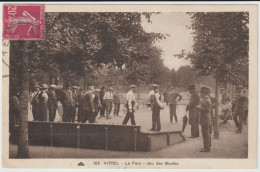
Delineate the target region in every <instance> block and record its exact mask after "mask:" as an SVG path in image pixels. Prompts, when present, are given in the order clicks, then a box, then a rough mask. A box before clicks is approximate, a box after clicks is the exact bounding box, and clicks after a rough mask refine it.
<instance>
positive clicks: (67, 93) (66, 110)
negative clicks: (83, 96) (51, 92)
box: [61, 84, 72, 122]
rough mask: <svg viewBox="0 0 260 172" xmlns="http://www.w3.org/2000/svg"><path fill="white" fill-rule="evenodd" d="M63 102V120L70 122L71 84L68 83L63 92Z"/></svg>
mask: <svg viewBox="0 0 260 172" xmlns="http://www.w3.org/2000/svg"><path fill="white" fill-rule="evenodd" d="M61 103H62V107H63V116H62V122H70V119H71V114H72V92H71V85H70V84H68V85H66V89H65V90H63V92H62V95H61Z"/></svg>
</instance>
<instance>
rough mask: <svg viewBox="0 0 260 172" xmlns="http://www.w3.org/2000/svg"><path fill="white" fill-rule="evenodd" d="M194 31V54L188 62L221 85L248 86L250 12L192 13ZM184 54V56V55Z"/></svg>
mask: <svg viewBox="0 0 260 172" xmlns="http://www.w3.org/2000/svg"><path fill="white" fill-rule="evenodd" d="M189 14H190V16H191V19H192V25H191V29H193V30H194V32H193V34H194V45H193V51H192V52H190V53H187V54H186V58H187V59H189V60H190V61H191V63H192V64H194V67H195V69H197V70H199V71H200V74H202V75H210V74H212V75H213V76H214V77H217V78H219V80H220V81H227V80H228V81H231V82H233V83H235V84H244V85H246V84H247V82H248V57H249V55H248V51H249V44H248V34H249V30H248V22H249V21H248V19H249V14H248V13H247V12H228V13H227V12H210V13H205V12H197V13H189ZM182 54H183V53H182Z"/></svg>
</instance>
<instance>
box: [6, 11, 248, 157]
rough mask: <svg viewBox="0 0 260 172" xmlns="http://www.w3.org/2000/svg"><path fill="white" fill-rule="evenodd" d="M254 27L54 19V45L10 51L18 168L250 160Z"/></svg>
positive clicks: (139, 16)
mask: <svg viewBox="0 0 260 172" xmlns="http://www.w3.org/2000/svg"><path fill="white" fill-rule="evenodd" d="M248 23H249V14H248V13H247V12H208V13H205V12H191V13H184V12H182V13H180V12H179V13H177V12H176V13H174V12H172V13H154V12H111V13H105V12H102V13H101V12H100V13H83V12H82V13H69V12H64V13H62V12H60V13H54V12H52V13H45V40H23V41H21V40H19V41H15V40H12V41H10V66H9V69H10V70H9V72H10V75H9V83H10V85H9V157H10V158H48V159H50V158H126V157H127V158H247V157H248V125H250V124H249V123H248V101H249V100H248V84H249V83H248V70H249V69H248V68H249V53H248V52H249V28H248ZM3 63H4V62H3Z"/></svg>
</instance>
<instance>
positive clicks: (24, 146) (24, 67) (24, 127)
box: [17, 41, 29, 158]
mask: <svg viewBox="0 0 260 172" xmlns="http://www.w3.org/2000/svg"><path fill="white" fill-rule="evenodd" d="M22 42H23V50H24V53H23V55H22V56H21V74H22V75H21V96H20V118H19V120H20V121H19V140H18V153H17V158H29V148H28V94H29V62H28V54H27V49H28V42H27V41H22Z"/></svg>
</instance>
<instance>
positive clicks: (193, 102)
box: [186, 85, 200, 138]
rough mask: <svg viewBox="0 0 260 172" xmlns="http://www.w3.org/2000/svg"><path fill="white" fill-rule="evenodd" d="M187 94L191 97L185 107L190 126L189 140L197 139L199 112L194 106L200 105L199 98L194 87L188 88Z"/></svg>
mask: <svg viewBox="0 0 260 172" xmlns="http://www.w3.org/2000/svg"><path fill="white" fill-rule="evenodd" d="M189 93H190V94H191V97H190V101H189V104H188V105H187V107H186V111H189V124H190V125H191V136H190V137H189V138H196V137H199V111H198V109H197V108H196V106H197V105H199V103H200V97H199V95H198V94H197V93H196V91H195V85H190V86H189Z"/></svg>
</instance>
